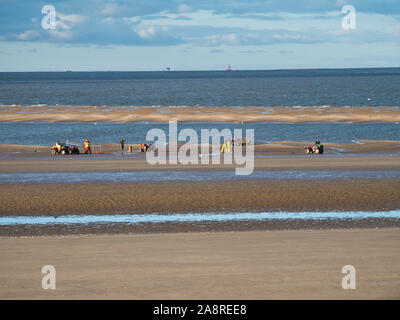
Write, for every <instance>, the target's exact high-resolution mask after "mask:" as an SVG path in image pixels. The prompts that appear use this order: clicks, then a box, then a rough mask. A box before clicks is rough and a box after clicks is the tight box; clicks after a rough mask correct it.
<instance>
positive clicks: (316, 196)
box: [0, 179, 400, 216]
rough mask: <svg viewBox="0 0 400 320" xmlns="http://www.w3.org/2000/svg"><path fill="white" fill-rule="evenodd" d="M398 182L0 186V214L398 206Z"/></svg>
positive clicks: (211, 182)
mask: <svg viewBox="0 0 400 320" xmlns="http://www.w3.org/2000/svg"><path fill="white" fill-rule="evenodd" d="M399 190H400V180H398V179H397V180H396V179H381V180H378V179H372V180H369V179H358V180H350V179H349V180H329V181H319V180H312V181H302V180H254V181H252V180H242V181H207V182H187V181H180V182H173V181H172V182H171V181H169V182H140V183H78V184H77V183H73V184H70V183H63V184H0V199H1V201H0V216H16V215H19V216H20V215H23V216H35V215H53V216H60V215H71V214H92V215H99V214H117V213H118V214H124V213H127V214H128V213H129V214H146V213H188V212H193V213H195V212H270V211H335V210H342V211H363V210H364V211H365V210H367V211H379V210H394V209H399V208H400V191H399Z"/></svg>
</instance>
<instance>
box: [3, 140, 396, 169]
mask: <svg viewBox="0 0 400 320" xmlns="http://www.w3.org/2000/svg"><path fill="white" fill-rule="evenodd" d="M360 142H361V143H363V144H337V143H324V146H325V150H326V152H325V154H323V155H305V154H304V148H305V146H308V145H312V143H311V142H289V141H277V142H275V143H273V144H261V145H255V146H254V147H255V156H256V158H255V169H256V170H400V160H399V155H400V141H379V140H376V141H373V140H362V141H360ZM132 146H133V149H134V152H133V153H132V154H129V153H126V152H125V154H124V155H121V154H120V149H119V146H118V145H117V144H115V145H107V144H105V145H102V148H101V150H102V154H95V153H94V154H92V155H85V154H81V155H78V156H77V155H73V156H61V155H60V156H51V154H50V147H49V146H29V145H26V146H24V145H5V144H3V145H0V172H1V173H13V172H102V171H103V172H105V171H107V172H113V171H141V170H234V168H236V167H237V165H236V164H235V162H233V164H231V165H229V164H222V160H221V164H220V165H211V164H210V165H202V164H197V165H195V164H189V165H181V164H179V163H178V164H176V165H174V164H167V165H150V164H148V163H147V161H146V155H145V153H140V152H138V149H139V146H138V145H132ZM95 150H96V149H95ZM95 150H93V151H94V152H95ZM167 158H168V155H167ZM200 161H201V160H200V159H199V163H200Z"/></svg>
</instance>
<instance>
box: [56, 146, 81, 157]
mask: <svg viewBox="0 0 400 320" xmlns="http://www.w3.org/2000/svg"><path fill="white" fill-rule="evenodd" d="M51 153H52V154H53V155H58V154H62V155H67V154H79V148H78V147H77V146H66V145H61V148H60V149H58V147H57V145H53V146H52V147H51Z"/></svg>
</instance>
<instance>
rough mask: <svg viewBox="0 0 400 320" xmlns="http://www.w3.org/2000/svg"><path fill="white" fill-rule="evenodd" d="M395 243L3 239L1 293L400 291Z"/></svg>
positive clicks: (156, 295) (361, 237)
mask: <svg viewBox="0 0 400 320" xmlns="http://www.w3.org/2000/svg"><path fill="white" fill-rule="evenodd" d="M399 245H400V229H399V228H392V229H362V230H361V229H351V230H301V231H299V230H296V231H253V232H218V233H186V234H152V235H100V236H99V235H96V236H94V235H91V236H58V237H35V238H2V239H1V240H0V256H1V259H0V298H1V299H399V298H400V251H399ZM49 264H50V265H53V266H54V267H55V268H56V277H57V278H56V289H55V290H43V289H42V288H41V281H42V277H43V276H44V275H42V274H41V269H42V267H43V266H44V265H49ZM344 265H353V266H354V267H355V268H356V290H344V289H342V287H341V282H342V278H343V277H344V274H342V273H341V270H342V267H343V266H344Z"/></svg>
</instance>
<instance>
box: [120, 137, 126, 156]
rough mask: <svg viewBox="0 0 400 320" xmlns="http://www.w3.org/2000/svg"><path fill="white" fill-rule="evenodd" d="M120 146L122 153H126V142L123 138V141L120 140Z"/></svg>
mask: <svg viewBox="0 0 400 320" xmlns="http://www.w3.org/2000/svg"><path fill="white" fill-rule="evenodd" d="M119 144H120V145H121V153H124V147H125V140H124V139H122V138H121V140H119Z"/></svg>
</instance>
